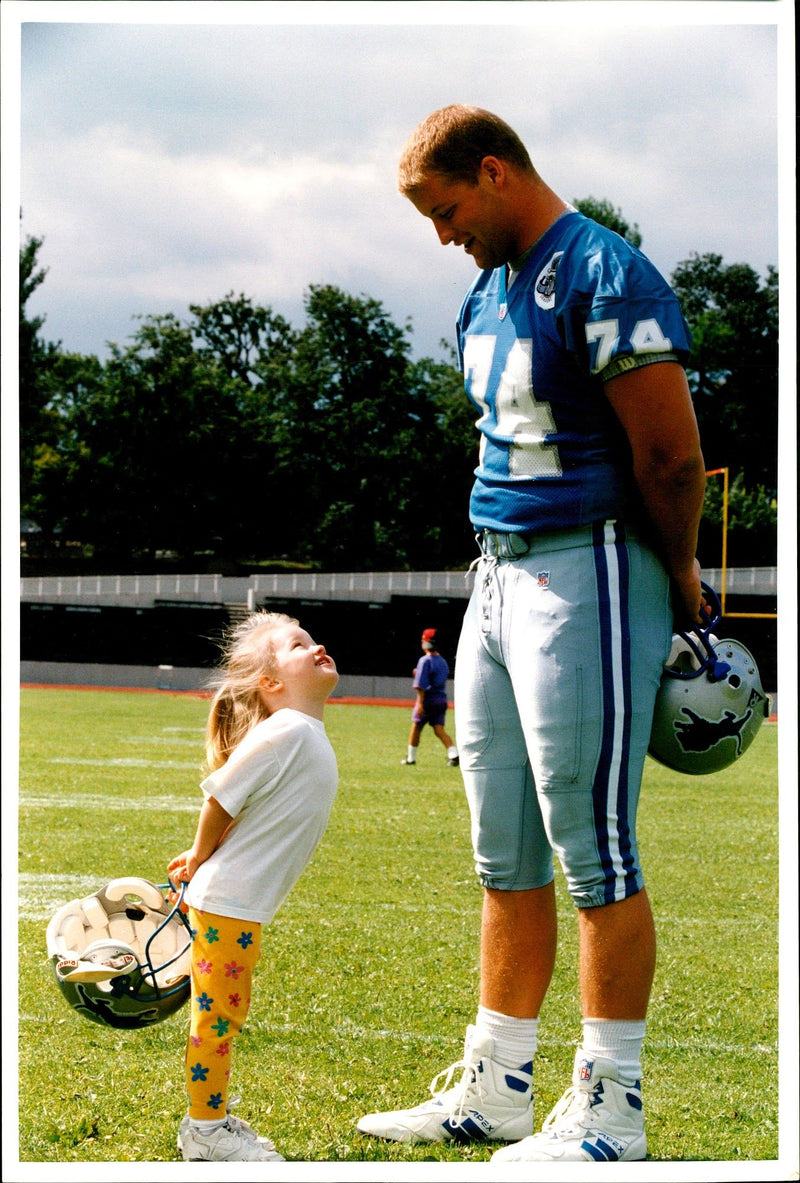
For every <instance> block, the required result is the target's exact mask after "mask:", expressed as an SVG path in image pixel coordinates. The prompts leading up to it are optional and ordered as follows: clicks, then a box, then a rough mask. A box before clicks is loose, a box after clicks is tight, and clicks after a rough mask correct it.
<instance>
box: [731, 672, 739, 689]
mask: <svg viewBox="0 0 800 1183" xmlns="http://www.w3.org/2000/svg"><path fill="white" fill-rule="evenodd" d="M741 684H742V679H741V678H740V677H739V675H738V674H731V676H730V677H729V678H728V685H729V686H732V687H733V689H734V690H738V689H739V687H740V686H741Z"/></svg>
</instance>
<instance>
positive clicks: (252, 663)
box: [206, 612, 297, 772]
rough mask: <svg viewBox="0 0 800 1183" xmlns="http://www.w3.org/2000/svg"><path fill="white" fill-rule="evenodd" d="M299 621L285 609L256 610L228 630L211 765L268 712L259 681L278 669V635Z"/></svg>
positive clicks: (209, 742) (212, 714) (209, 745)
mask: <svg viewBox="0 0 800 1183" xmlns="http://www.w3.org/2000/svg"><path fill="white" fill-rule="evenodd" d="M292 624H297V621H296V620H295V619H294V618H293V617H292V616H285V615H284V614H283V613H282V612H253V613H252V614H251V615H250V616H248V617H247V618H246V619H245V620H243V621H241V623H240V624H238V625H236V626H235V627H234V628H233V629H231V630H230V632H229V633H228V634H227V637H226V638H225V641H224V643H223V664H222V665H221V666H220V669H219V671H218V674H217V677H216V678H215V679H213V680H212V682H211V688H212V689H214V697H213V698H212V700H211V708H210V710H209V714H208V722H207V724H206V766H207V768H208V770H209V772H214V771H215V770H216V769H217V768H221V767H222V765H223V764H224V763H225V762H226V760H227V759H228V757H229V756H230V754H231V752H232V751H233V749H234V748H235V747H236V746H237V744H240V743H241V741H242V740H243V739H244V737H245V736H246V735H247V733H248V731H250V729H251V728H252V727H255V725H256V723H260V722H261V721H262V719H266V718H267V716H268V715H269V711H268V710H267V708H266V706H265V704H264V702H263V701H262V698H261V695H260V693H259V686H258V683H259V680H260V679H261V678H263V677H264V675H265V674H270V673H272V672H273V670H274V668H275V649H274V645H273V634H274V632H275V630H276V629H279V628H285V627H286V626H287V625H292Z"/></svg>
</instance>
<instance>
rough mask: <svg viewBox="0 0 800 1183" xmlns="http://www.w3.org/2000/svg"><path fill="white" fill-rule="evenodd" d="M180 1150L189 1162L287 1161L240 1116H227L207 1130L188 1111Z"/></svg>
mask: <svg viewBox="0 0 800 1183" xmlns="http://www.w3.org/2000/svg"><path fill="white" fill-rule="evenodd" d="M178 1150H180V1152H181V1154H182V1155H183V1158H184V1161H185V1162H285V1159H284V1157H283V1155H282V1154H278V1152H277V1150H276V1149H275V1147H274V1146H273V1145H272V1143H271V1142H270V1141H269V1139H268V1138H259V1137H258V1136H257V1135H256V1133H255V1131H254V1130H253V1129H252V1128H251V1127H250V1126H249V1125H248V1124H247V1122H245V1121H242V1119H241V1118H240V1117H230V1116H229V1117H226V1118H225V1121H224V1122H223V1123H222V1125H220V1126H217V1127H216V1129H213V1130H210V1131H206V1130H202V1129H200V1127H199V1126H196V1125H193V1124H192V1122H191V1121H190V1119H189V1117H188V1115H187V1116H186V1117H184V1118H183V1120H182V1121H181V1124H180V1127H179V1129H178Z"/></svg>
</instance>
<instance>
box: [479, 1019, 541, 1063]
mask: <svg viewBox="0 0 800 1183" xmlns="http://www.w3.org/2000/svg"><path fill="white" fill-rule="evenodd" d="M475 1026H476V1028H477V1029H478V1031H484V1032H486V1033H487V1034H489V1035H491V1037H492V1044H493V1047H494V1055H493V1057H492V1058H493V1059H494V1060H496V1061H497V1063H498V1064H502V1065H503V1066H504V1067H505V1068H521V1067H522V1066H523V1064H530V1063H531V1061H532V1060H533V1057H534V1056H535V1055H536V1048H537V1032H538V1027H539V1020H538V1019H516V1018H514V1016H513V1015H503V1014H500V1013H499V1012H498V1011H496V1010H488V1009H487V1008H486V1007H485V1006H479V1007H478V1017H477V1018H476V1020H475Z"/></svg>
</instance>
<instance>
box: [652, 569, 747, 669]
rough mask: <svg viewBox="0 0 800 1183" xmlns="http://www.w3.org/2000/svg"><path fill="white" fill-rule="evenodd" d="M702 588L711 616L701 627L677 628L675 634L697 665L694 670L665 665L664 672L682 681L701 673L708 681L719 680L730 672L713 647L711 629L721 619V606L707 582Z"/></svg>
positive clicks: (728, 666)
mask: <svg viewBox="0 0 800 1183" xmlns="http://www.w3.org/2000/svg"><path fill="white" fill-rule="evenodd" d="M700 586H701V587H702V589H703V597H704V599H705V601H706V604H708V606H709V607H710V608H711V616H710V617H709V618H708V622H707V623H706V624H705V625H704V626H703V628H697V629H693V630H692V631H691V632H689V631H688V630H684V629H677V630H676V631H677V634H678V636H679V637H682V638H683V640H684V641H685V642H686V644H687V645H688V646H689V648H690V649H691V651H692V653H694V655H695V657H696V658H697V660H698V662H699V663H700V664H699V667H698V668H697V669H696V670H688V671H683V670H674V669H670V668H669V667H666V668H665V670H664V672H665V673H666V674H669V676H670V677H672V678H682V679H683V680H684V681H686V680H688V679H689V678H699V677H700V675H701V674H705V675H706V676H707V677H708V680H709V681H710V682H721V681H722V680H723V678H725V676H726V675H727V674H729V673H730V670H731V667H730V665H729V664H728V662H727V661H720V659H719V658H718V657H717V653H716V650H715V649H714V641H715V640H716V638H715V637H714V638H713V639H712V630H713V629H714V628H715V626H716V625H718V624H719V622H720V621H721V620H722V608H721V606H720V602H719V597H718V596H717V593H716V592H715V591H714V589H713V588H712V587H709V585H708V584H707V583H701V584H700Z"/></svg>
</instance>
